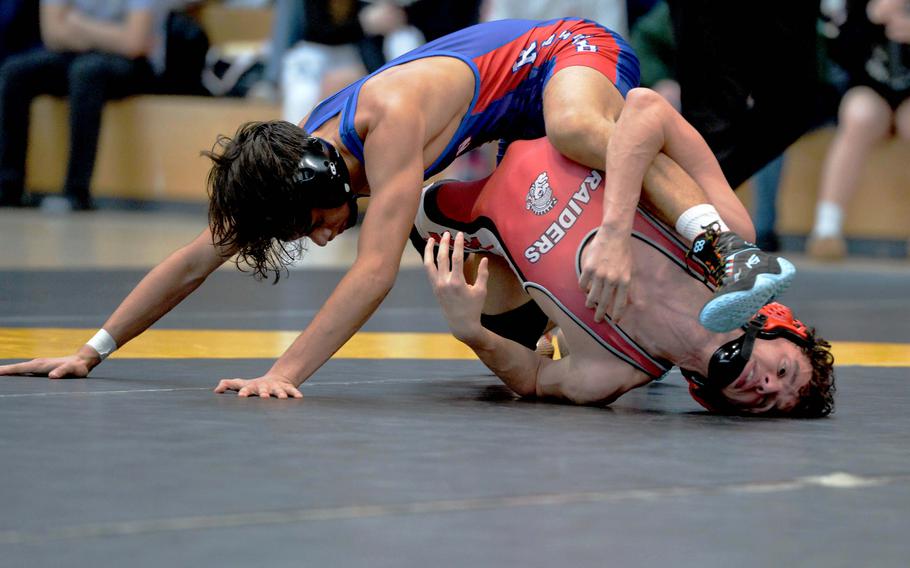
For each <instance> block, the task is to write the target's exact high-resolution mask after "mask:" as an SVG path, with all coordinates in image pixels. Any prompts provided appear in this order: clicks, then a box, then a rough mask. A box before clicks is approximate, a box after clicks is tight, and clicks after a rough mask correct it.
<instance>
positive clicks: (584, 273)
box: [578, 267, 593, 307]
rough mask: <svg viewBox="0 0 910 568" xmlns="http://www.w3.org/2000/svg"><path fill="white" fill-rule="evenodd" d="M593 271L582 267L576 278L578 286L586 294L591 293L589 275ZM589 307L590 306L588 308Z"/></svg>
mask: <svg viewBox="0 0 910 568" xmlns="http://www.w3.org/2000/svg"><path fill="white" fill-rule="evenodd" d="M592 272H593V271H592V270H591V269H589V268H584V267H582V269H581V276H580V277H579V278H578V286H579V288H581V289H582V290H585V291H586V292H590V291H591V273H592ZM589 307H590V306H589Z"/></svg>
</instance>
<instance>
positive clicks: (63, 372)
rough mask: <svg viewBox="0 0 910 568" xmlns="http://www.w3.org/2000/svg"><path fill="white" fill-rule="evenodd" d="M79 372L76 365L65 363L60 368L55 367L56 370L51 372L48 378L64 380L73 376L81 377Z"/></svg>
mask: <svg viewBox="0 0 910 568" xmlns="http://www.w3.org/2000/svg"><path fill="white" fill-rule="evenodd" d="M78 370H79V369H78V368H77V367H76V365H74V364H72V363H64V364H63V365H60V366H58V367H55V368H53V369H51V370H49V371H48V373H47V378H49V379H62V378H64V377H69V376H71V375H72V376H77V375H79V373H78V372H77V371H78Z"/></svg>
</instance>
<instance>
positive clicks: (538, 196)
mask: <svg viewBox="0 0 910 568" xmlns="http://www.w3.org/2000/svg"><path fill="white" fill-rule="evenodd" d="M554 207H556V198H555V197H553V188H551V187H550V180H549V178H548V177H547V172H543V173H541V174H540V175H539V176H537V179H536V180H534V183H533V184H531V189H530V190H529V191H528V196H527V198H525V209H527V210H528V211H530V212H531V213H533V214H535V215H543V214H545V213H548V212H550V211H551V210H552V209H553V208H554Z"/></svg>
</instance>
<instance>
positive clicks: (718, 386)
mask: <svg viewBox="0 0 910 568" xmlns="http://www.w3.org/2000/svg"><path fill="white" fill-rule="evenodd" d="M743 329H744V330H745V333H744V334H743V335H742V336H740V337H738V338H736V339H734V340H733V341H729V342H727V343H725V344H723V345H721V346H720V347H719V348H718V349H717V350H716V351H715V352H714V354H713V355H712V356H711V361H710V362H709V363H708V376H707V377H704V376H702V375H699V374H698V373H695V372H693V371H689V370H687V369H681V370H682V373H683V376H684V377H685V378H686V380H688V381H689V391H690V392H691V393H692V396H693V397H694V398H695V399H696V400H698V401H699V402H701V403H702V405H703V406H708V405H707V404H705V403H704V402H703V401H702V399H701V397H699V396H697V395H696V392H698V391H701V390H708V391H714V392H719V391H721V390H723V389H724V388H726V387H727V386H728V385H729V384H730V383H732V382H733V381H735V380H736V378H737V377H739V376H740V375H741V374H742V372H743V369H745V368H746V364H747V363H748V362H749V357H751V356H752V349H753V347H755V340H756V339H778V338H781V337H783V338H785V339H789V340H790V341H792V342H793V343H796V344H797V345H799V346H801V347H806V346H808V345H809V342H810V339H809V332H808V331H807V329H806V326H805V325H803V322H801V321H799V320H798V319H796V318H794V317H793V311H792V310H790V308H788V307H787V306H785V305H783V304H778V303H777V302H772V303H770V304H768V305H766V306H765V307H763V308H762V309H760V310H759V311H758V313H757V314H756V315H755V317H753V318H752V320H751V321H749V323H748V324H746V325H745V326H743Z"/></svg>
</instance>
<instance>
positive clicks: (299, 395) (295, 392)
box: [284, 385, 303, 398]
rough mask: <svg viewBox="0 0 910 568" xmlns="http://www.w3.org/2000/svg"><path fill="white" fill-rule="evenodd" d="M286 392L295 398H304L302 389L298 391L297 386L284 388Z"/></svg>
mask: <svg viewBox="0 0 910 568" xmlns="http://www.w3.org/2000/svg"><path fill="white" fill-rule="evenodd" d="M284 390H285V391H287V393H288V394H289V395H291V396H292V397H294V398H303V393H302V392H300V389H298V388H297V387H295V386H292V385H288V386H286V387H284Z"/></svg>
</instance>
